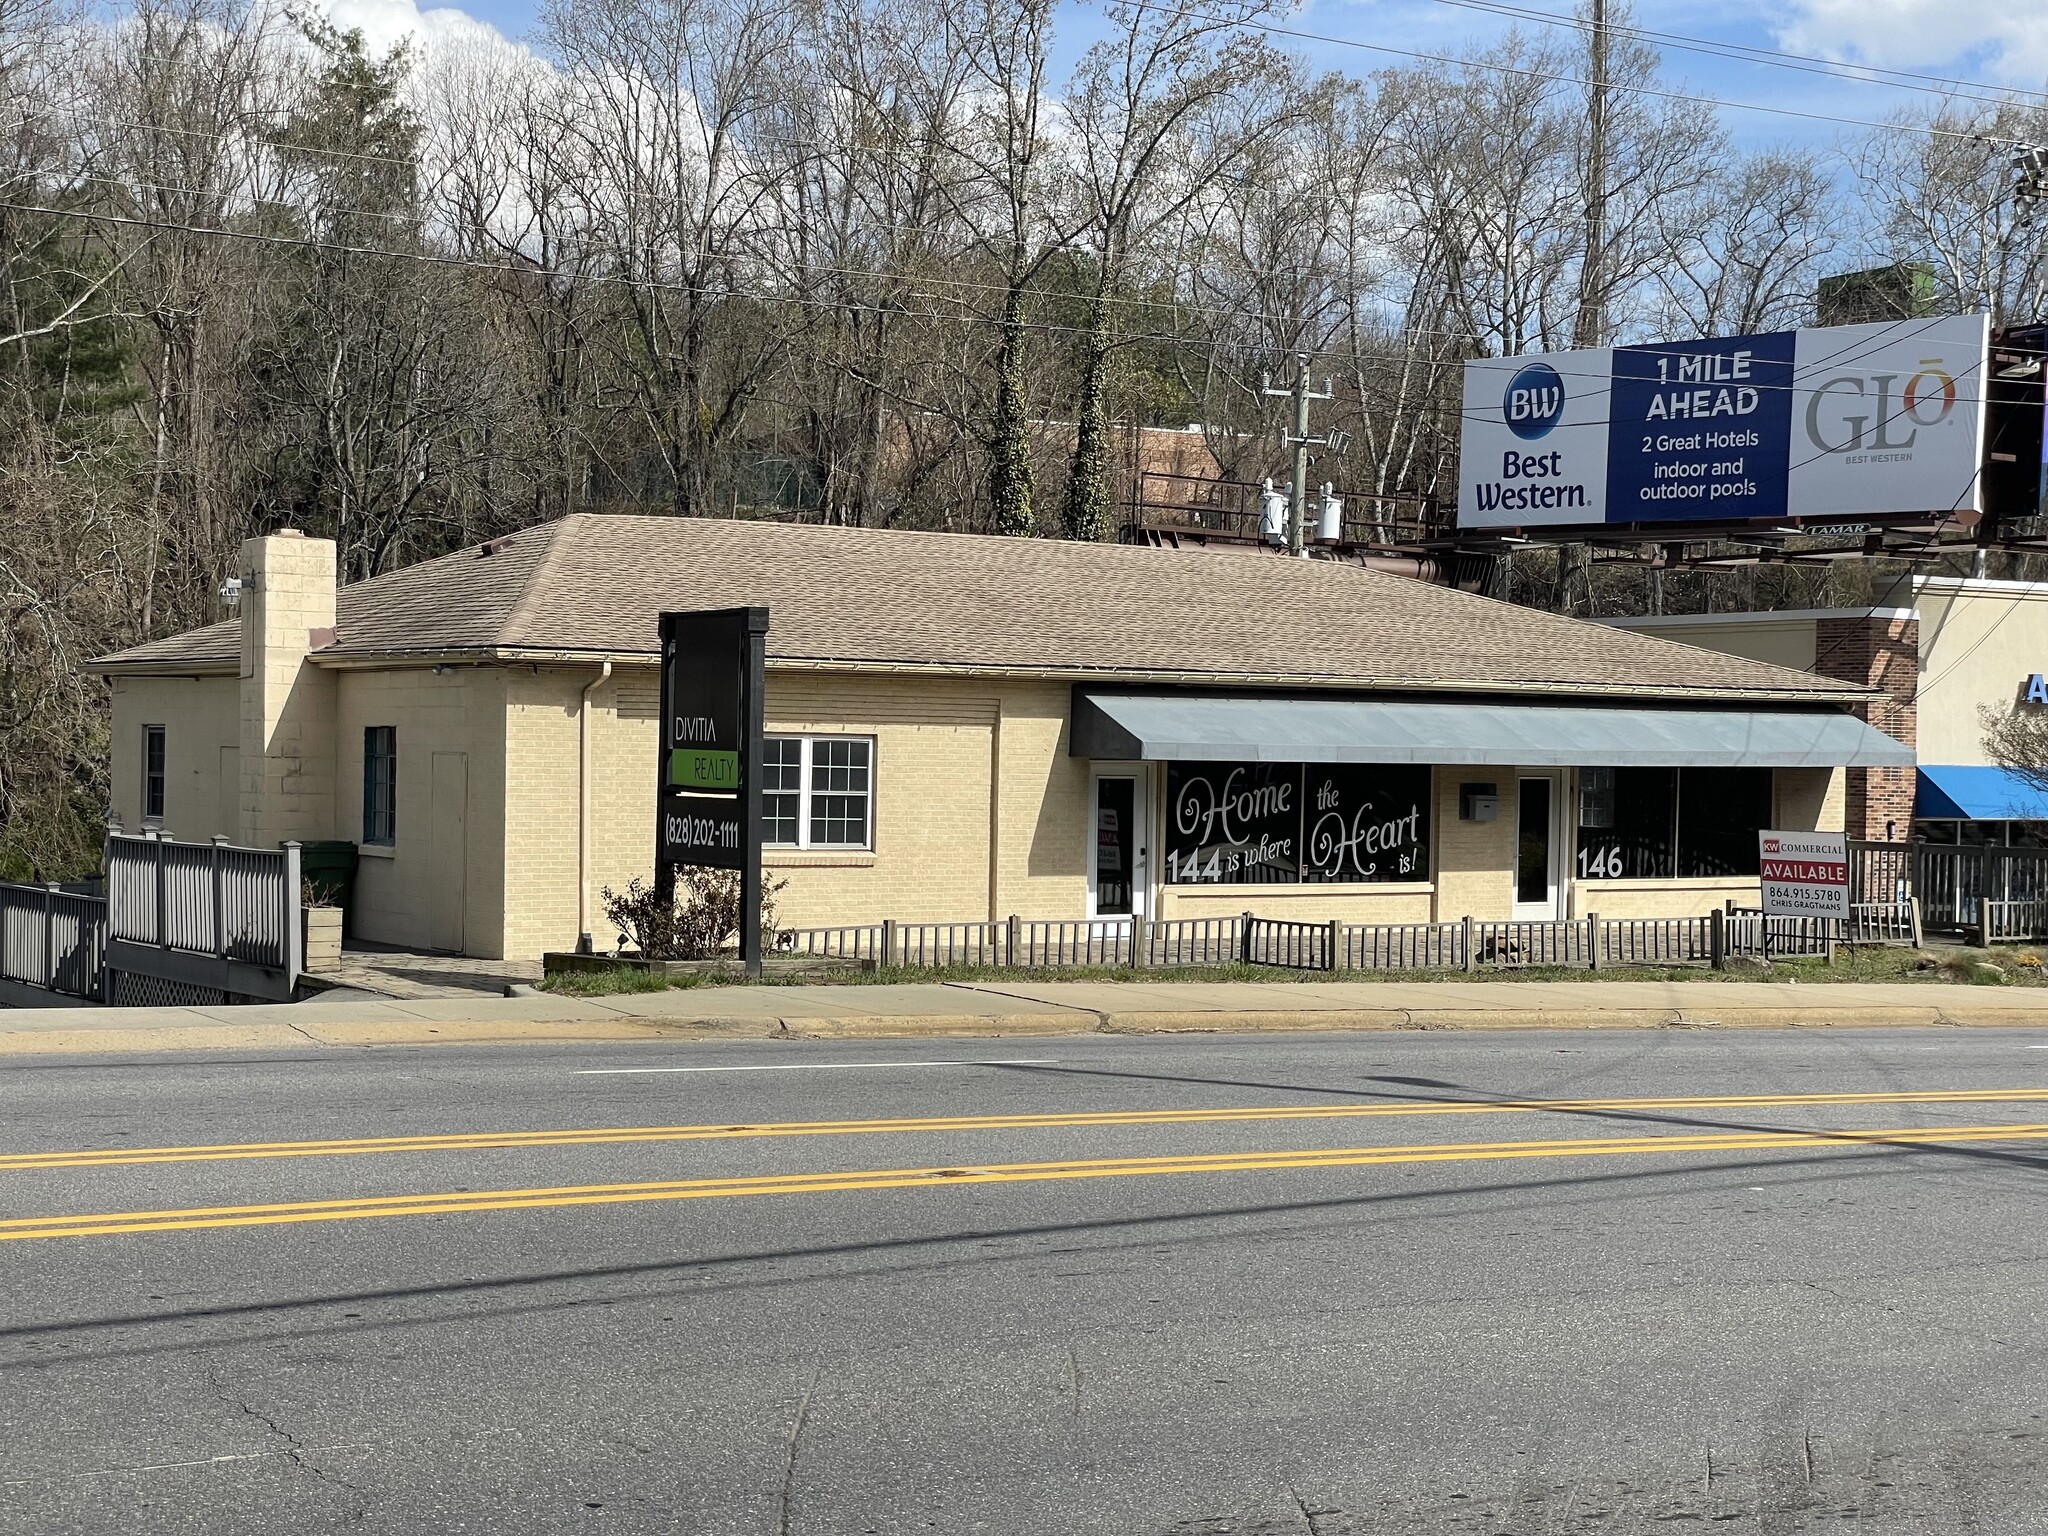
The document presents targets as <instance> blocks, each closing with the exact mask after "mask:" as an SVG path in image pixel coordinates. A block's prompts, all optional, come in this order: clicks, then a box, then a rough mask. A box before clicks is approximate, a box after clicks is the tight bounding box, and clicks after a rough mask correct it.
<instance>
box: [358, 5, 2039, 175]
mask: <svg viewBox="0 0 2048 1536" xmlns="http://www.w3.org/2000/svg"><path fill="white" fill-rule="evenodd" d="M429 3H430V4H431V0H429ZM1511 3H1514V4H1516V5H1518V6H1519V8H1521V9H1524V10H1530V11H1540V12H1544V13H1546V14H1549V15H1554V16H1566V15H1569V14H1570V6H1569V3H1568V0H1511ZM325 4H326V6H327V8H328V9H329V10H330V11H331V12H332V13H333V14H334V15H335V16H336V18H337V19H339V20H341V21H343V22H344V23H345V24H349V25H359V26H362V27H363V28H364V29H365V31H366V32H368V33H369V34H370V35H371V37H372V39H373V40H377V41H384V40H389V39H391V38H393V37H395V36H396V35H397V34H398V33H399V32H401V31H406V30H413V29H415V28H423V29H424V30H426V31H428V32H433V31H436V30H439V29H442V28H447V27H451V26H453V27H460V26H461V25H462V24H463V22H464V20H465V18H466V19H468V20H472V21H476V22H482V23H484V24H486V25H488V26H490V27H492V28H494V29H495V30H497V31H499V32H500V33H502V34H504V35H505V36H507V37H511V38H514V39H517V38H520V37H523V36H524V35H526V34H527V33H528V32H529V31H530V30H531V29H532V27H533V25H534V20H535V15H536V12H537V9H538V0H469V4H467V5H465V6H463V7H461V8H460V10H455V9H426V8H423V7H422V6H421V5H420V4H419V3H418V0H325ZM1092 10H1093V8H1092V7H1091V6H1090V5H1087V4H1084V3H1077V0H1069V3H1068V5H1067V12H1068V14H1067V15H1066V17H1065V18H1064V20H1065V23H1066V25H1065V26H1064V28H1063V33H1064V36H1065V38H1066V39H1067V40H1068V43H1069V46H1070V47H1071V48H1072V49H1073V50H1074V51H1078V50H1079V48H1080V47H1081V46H1083V45H1084V44H1085V41H1086V39H1087V37H1088V36H1089V35H1090V34H1091V32H1092V30H1093V25H1092V23H1093V16H1092ZM1511 24H1512V23H1511V22H1510V21H1509V20H1507V19H1505V18H1502V17H1498V16H1495V15H1491V14H1489V13H1487V12H1485V11H1481V10H1476V9H1472V8H1469V7H1467V6H1464V5H1458V4H1453V3H1448V0H1307V3H1305V4H1304V5H1302V6H1301V7H1300V8H1299V9H1298V10H1297V11H1296V12H1295V13H1294V14H1293V16H1292V17H1290V18H1289V19H1288V20H1287V21H1286V22H1285V23H1284V25H1286V26H1288V27H1291V28H1294V29H1297V30H1300V31H1304V32H1314V33H1320V34H1324V35H1326V36H1328V37H1331V38H1336V39H1345V40H1349V41H1351V42H1355V43H1367V44H1377V45H1380V46H1382V47H1388V48H1400V49H1411V50H1414V51H1417V52H1423V53H1438V54H1451V55H1462V54H1469V53H1471V52H1472V51H1474V50H1475V49H1476V48H1480V47H1484V46H1485V45H1486V44H1487V43H1489V42H1491V41H1493V40H1495V39H1497V38H1498V37H1499V36H1500V35H1501V34H1502V33H1503V32H1505V31H1506V30H1507V28H1508V27H1509V26H1510V25H1511ZM1635 24H1636V25H1637V26H1639V27H1643V28H1647V29H1652V30H1655V31H1660V32H1667V33H1675V34H1682V35H1684V36H1687V37H1693V38H1701V39H1706V40H1709V41H1713V42H1722V43H1732V44H1741V45H1747V46H1749V47H1755V48H1766V49H1778V50H1783V51H1787V52H1793V53H1800V54H1810V55H1815V56H1818V57H1821V58H1826V59H1833V60H1840V61H1843V62H1845V63H1854V64H1867V65H1873V66H1879V67H1883V68H1887V69H1893V70H1906V71H1915V72H1920V73H1925V74H1930V75H1940V76H1949V77H1955V78H1959V79H1963V80H1967V81H1974V82H1984V83H1988V84H1993V85H1998V86H2006V87H2018V88H2022V89H2031V90H2036V91H2038V90H2042V89H2044V88H2048V0H1690V3H1688V0H1639V3H1638V5H1637V7H1636V11H1635ZM1522 25H1524V26H1525V27H1529V28H1531V29H1532V30H1541V31H1557V30H1558V29H1555V28H1547V27H1543V26H1542V25H1541V24H1540V23H1531V22H1523V23H1522ZM1558 35H1561V36H1566V37H1575V36H1576V35H1577V34H1576V33H1574V32H1570V31H1563V32H1559V34H1558ZM1276 42H1278V43H1279V44H1281V45H1282V46H1284V47H1286V48H1287V49H1288V50H1289V51H1290V52H1295V53H1298V54H1300V55H1302V56H1304V57H1305V58H1306V60H1307V61H1308V63H1309V64H1310V65H1311V66H1312V67H1314V68H1318V69H1336V70H1340V71H1343V72H1345V73H1351V74H1364V73H1369V72H1370V71H1372V70H1374V69H1377V68H1380V67H1382V66H1384V65H1386V64H1390V63H1396V62H1399V60H1398V59H1397V58H1396V57H1394V56H1392V55H1388V54H1383V53H1377V52H1373V51H1369V50H1368V49H1364V48H1359V47H1351V46H1345V45H1344V44H1343V43H1341V42H1339V43H1315V42H1307V41H1301V40H1294V39H1289V38H1285V37H1282V38H1277V39H1276ZM1664 61H1665V73H1666V76H1667V78H1668V79H1669V80H1670V81H1671V82H1672V83H1674V84H1677V85H1680V86H1681V87H1682V88H1684V89H1687V90H1689V91H1692V92H1694V93H1697V94H1701V95H1706V96H1713V97H1717V98H1720V99H1722V100H1724V101H1729V102H1735V101H1741V102H1749V103H1754V104H1757V105H1759V106H1764V107H1777V108H1783V109H1790V110H1794V111H1799V112H1806V113H1813V114H1819V115H1821V116H1823V117H1826V116H1833V117H1842V118H1853V119H1864V120H1869V119H1883V118H1885V117H1886V116H1888V115H1889V114H1890V113H1892V112H1894V111H1897V110H1899V109H1900V108H1903V107H1914V106H1919V105H1922V104H1925V103H1928V102H1930V101H1932V100H1933V97H1931V96H1929V95H1928V94H1926V93H1924V92H1922V91H1915V90H1912V89H1909V88H1906V87H1904V86H1902V85H1883V84H1877V83H1873V82H1870V81H1867V80H1851V79H1841V78H1829V77H1827V76H1826V75H1823V74H1815V73H1810V72H1803V71H1798V70H1793V69H1787V68H1782V67H1772V66H1770V65H1767V64H1762V63H1752V62H1744V61H1737V60H1731V59H1727V58H1721V57H1714V56H1711V55H1708V54H1703V53H1698V52H1689V51H1686V50H1685V49H1683V48H1680V47H1678V46H1676V45H1671V46H1668V47H1667V48H1666V49H1665V53H1664ZM1722 121H1723V123H1724V125H1725V126H1726V127H1727V128H1728V130H1729V131H1730V132H1731V133H1733V134H1734V135H1735V136H1736V138H1737V140H1738V142H1740V143H1742V144H1744V145H1747V146H1757V145H1763V144H1772V143H1789V144H1800V145H1814V146H1822V145H1826V144H1829V143H1832V142H1834V141H1836V140H1837V139H1839V138H1841V137H1842V136H1844V135H1859V134H1860V133H1862V132H1863V131H1865V130H1861V129H1856V128H1851V127H1847V126H1845V125H1842V124H1839V123H1831V122H1826V121H1816V120H1813V119H1810V118H1799V117H1793V116H1781V115H1774V114H1771V113H1765V112H1736V111H1728V112H1724V113H1723V116H1722Z"/></svg>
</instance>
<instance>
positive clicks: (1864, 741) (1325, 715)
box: [1069, 692, 1914, 768]
mask: <svg viewBox="0 0 2048 1536" xmlns="http://www.w3.org/2000/svg"><path fill="white" fill-rule="evenodd" d="M1069 750H1070V753H1071V755H1072V756H1075V757H1089V758H1098V759H1105V760H1116V761H1124V762H1129V761H1169V762H1250V763H1258V762H1267V763H1475V764H1489V765H1498V766H1501V767H1528V768H1542V767H1586V768H1595V767H1597V768H1638V767H1639V768H1872V767H1911V766H1912V765H1913V762H1914V753H1913V749H1912V748H1911V747H1908V746H1902V745H1901V744H1900V743H1898V742H1896V741H1894V740H1892V738H1891V737H1889V736H1887V735H1885V734H1884V733H1883V732H1882V731H1879V730H1875V729H1873V728H1872V727H1870V726H1868V725H1865V724H1864V723H1863V722H1862V721H1861V720H1858V719H1856V718H1855V717H1854V716H1853V715H1847V714H1843V713H1841V712H1840V711H1836V710H1790V709H1771V710H1756V709H1708V708H1701V709H1630V708H1612V709H1607V708H1600V707H1598V706H1594V705H1569V704H1496V703H1490V702H1484V701H1475V702H1473V703H1469V704H1467V703H1459V704H1445V703H1435V702H1430V703H1421V702H1410V701H1406V700H1398V699H1309V698H1285V697H1279V698H1257V697H1249V696H1242V695H1238V696H1232V695H1214V694H1143V693H1104V692H1077V693H1076V694H1075V697H1074V729H1073V735H1072V738H1071V746H1070V749H1069Z"/></svg>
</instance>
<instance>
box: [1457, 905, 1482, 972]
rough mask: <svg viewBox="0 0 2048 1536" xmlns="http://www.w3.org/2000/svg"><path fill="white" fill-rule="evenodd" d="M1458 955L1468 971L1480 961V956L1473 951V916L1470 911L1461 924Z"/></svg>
mask: <svg viewBox="0 0 2048 1536" xmlns="http://www.w3.org/2000/svg"><path fill="white" fill-rule="evenodd" d="M1458 955H1459V959H1460V960H1461V962H1462V963H1463V965H1464V968H1465V969H1466V970H1468V971H1469V970H1471V969H1473V967H1474V966H1476V965H1477V964H1478V962H1479V957H1478V956H1477V955H1475V954H1474V953H1473V952H1472V918H1471V915H1470V914H1469V913H1468V914H1467V915H1466V916H1465V918H1464V919H1463V920H1462V921H1461V922H1460V924H1459V930H1458Z"/></svg>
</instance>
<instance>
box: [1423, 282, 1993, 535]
mask: <svg viewBox="0 0 2048 1536" xmlns="http://www.w3.org/2000/svg"><path fill="white" fill-rule="evenodd" d="M1989 345H1990V320H1989V318H1988V317H1987V316H1984V315H1962V316H1954V317H1949V318H1944V319H1935V320H1904V321H1896V322H1886V323H1883V324H1878V325H1843V326H1832V327H1829V328H1826V329H1821V330H1803V331H1778V332H1774V333H1772V334H1770V335H1766V336H1730V337H1717V338H1714V339H1712V340H1708V341H1675V342H1668V343H1664V344H1660V345H1657V346H1646V347H1616V348H1614V349H1612V350H1610V351H1597V352H1554V353H1550V354H1547V355H1544V356H1537V357H1506V358H1482V359H1480V360H1478V361H1476V362H1470V363H1467V364H1466V365H1465V409H1464V429H1463V443H1462V448H1461V451H1460V454H1459V463H1460V473H1459V487H1458V526H1459V527H1461V528H1535V527H1569V526H1573V525H1578V524H1609V525H1614V524H1631V523H1675V522H1717V523H1718V522H1739V521H1744V520H1747V519H1757V518H1762V519H1780V518H1786V517H1799V518H1807V519H1813V518H1854V519H1859V520H1860V519H1863V518H1869V517H1883V516H1888V515H1896V514H1902V513H1920V512H1936V513H1950V512H1964V511H1970V512H1976V511H1982V510H1983V499H1982V490H1981V486H1980V477H1979V469H1980V467H1981V466H1982V464H1983V458H1984V407H1983V399H1984V394H1985V360H1986V354H1987V349H1988V348H1989Z"/></svg>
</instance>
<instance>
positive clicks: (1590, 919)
mask: <svg viewBox="0 0 2048 1536" xmlns="http://www.w3.org/2000/svg"><path fill="white" fill-rule="evenodd" d="M1586 969H1587V970H1589V971H1597V970H1599V969H1600V914H1599V913H1598V912H1588V913H1587V914H1586Z"/></svg>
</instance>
